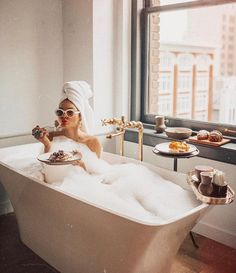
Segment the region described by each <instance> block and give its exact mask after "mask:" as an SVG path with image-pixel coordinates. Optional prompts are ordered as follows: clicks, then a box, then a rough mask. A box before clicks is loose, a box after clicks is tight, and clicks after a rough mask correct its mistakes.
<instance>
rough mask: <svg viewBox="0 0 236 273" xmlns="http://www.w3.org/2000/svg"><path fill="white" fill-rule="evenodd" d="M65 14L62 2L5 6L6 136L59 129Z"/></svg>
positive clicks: (0, 32)
mask: <svg viewBox="0 0 236 273" xmlns="http://www.w3.org/2000/svg"><path fill="white" fill-rule="evenodd" d="M61 13H62V5H61V1H58V0H41V1H38V0H31V1H28V0H20V1H19V0H12V1H6V0H5V1H0V64H1V65H0V98H1V99H0V109H1V110H0V111H1V115H0V124H1V126H0V136H4V135H11V134H20V133H26V132H30V131H31V128H33V126H34V125H35V123H36V122H37V123H39V124H41V125H48V124H52V123H53V120H54V113H53V111H50V109H54V108H55V98H57V97H58V90H60V89H61V86H62V73H63V70H62V16H61ZM45 109H49V110H48V111H45Z"/></svg>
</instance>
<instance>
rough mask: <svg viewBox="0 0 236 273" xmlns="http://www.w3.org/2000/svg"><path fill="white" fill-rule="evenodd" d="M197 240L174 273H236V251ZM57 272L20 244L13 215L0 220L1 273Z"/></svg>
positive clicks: (183, 250)
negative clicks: (196, 245) (196, 246)
mask: <svg viewBox="0 0 236 273" xmlns="http://www.w3.org/2000/svg"><path fill="white" fill-rule="evenodd" d="M195 240H196V242H197V244H198V245H199V249H197V248H195V247H194V246H193V244H192V242H191V239H190V236H188V237H187V238H186V240H185V241H184V243H183V244H182V246H181V248H180V250H179V252H178V254H177V256H176V258H175V261H174V264H173V267H172V271H171V273H234V272H236V269H235V268H236V249H232V248H230V247H226V246H224V245H222V244H220V243H217V242H215V241H213V240H210V239H207V238H205V237H203V236H200V235H197V234H195ZM57 272H58V271H57V270H55V269H54V268H52V267H51V266H50V265H48V264H47V263H45V262H44V261H43V260H42V259H40V258H39V257H38V256H37V255H35V254H34V253H33V252H32V251H31V250H30V249H28V248H27V247H26V246H25V245H23V244H22V243H21V241H20V238H19V232H18V229H17V224H16V218H15V215H14V213H10V214H8V215H3V216H0V273H57ZM78 273H83V272H78ZM121 273H125V272H121Z"/></svg>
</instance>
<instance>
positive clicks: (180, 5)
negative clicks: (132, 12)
mask: <svg viewBox="0 0 236 273" xmlns="http://www.w3.org/2000/svg"><path fill="white" fill-rule="evenodd" d="M141 16H143V18H142V21H141V25H142V27H141V31H142V33H141V34H142V35H141V39H143V43H142V48H141V53H142V62H141V65H142V73H141V75H140V76H141V79H142V85H141V92H142V100H141V113H142V115H141V116H142V120H143V121H144V122H148V123H150V122H154V116H155V115H165V116H167V117H168V119H170V120H171V124H172V125H173V126H175V125H178V124H181V125H183V124H186V125H187V126H189V127H192V128H193V129H194V128H196V129H200V128H206V127H209V128H211V127H212V128H218V129H220V130H225V129H228V132H229V129H231V130H232V131H233V130H235V129H236V50H235V49H236V1H223V0H222V1H218V0H212V1H206V0H199V1H187V0H182V1H180V0H172V1H171V0H166V1H165V0H148V1H146V3H145V7H144V8H143V12H142V13H141ZM225 132H226V130H225ZM226 134H227V132H226Z"/></svg>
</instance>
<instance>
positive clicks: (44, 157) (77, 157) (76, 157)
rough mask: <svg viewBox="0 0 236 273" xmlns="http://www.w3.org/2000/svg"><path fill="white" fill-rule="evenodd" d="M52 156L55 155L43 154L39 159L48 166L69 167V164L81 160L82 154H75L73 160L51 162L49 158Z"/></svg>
mask: <svg viewBox="0 0 236 273" xmlns="http://www.w3.org/2000/svg"><path fill="white" fill-rule="evenodd" d="M65 153H69V154H71V152H65ZM51 154H53V153H45V154H41V155H39V156H38V157H37V159H38V160H39V161H41V162H43V163H46V164H48V165H68V164H72V163H73V162H74V161H77V160H81V156H80V154H75V155H73V156H72V158H70V159H68V160H65V161H57V162H51V161H50V160H49V157H50V155H51Z"/></svg>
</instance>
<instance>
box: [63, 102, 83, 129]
mask: <svg viewBox="0 0 236 273" xmlns="http://www.w3.org/2000/svg"><path fill="white" fill-rule="evenodd" d="M59 108H60V109H62V110H64V111H65V110H68V109H73V110H75V111H78V109H77V108H76V107H75V105H74V104H73V103H72V102H71V101H69V100H68V99H66V100H63V101H62V102H61V103H60V104H59ZM80 121H81V118H80V113H74V115H73V116H68V115H67V114H66V113H64V114H63V115H62V116H60V117H58V122H59V124H60V126H61V127H63V128H69V127H76V126H78V124H79V123H80Z"/></svg>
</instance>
